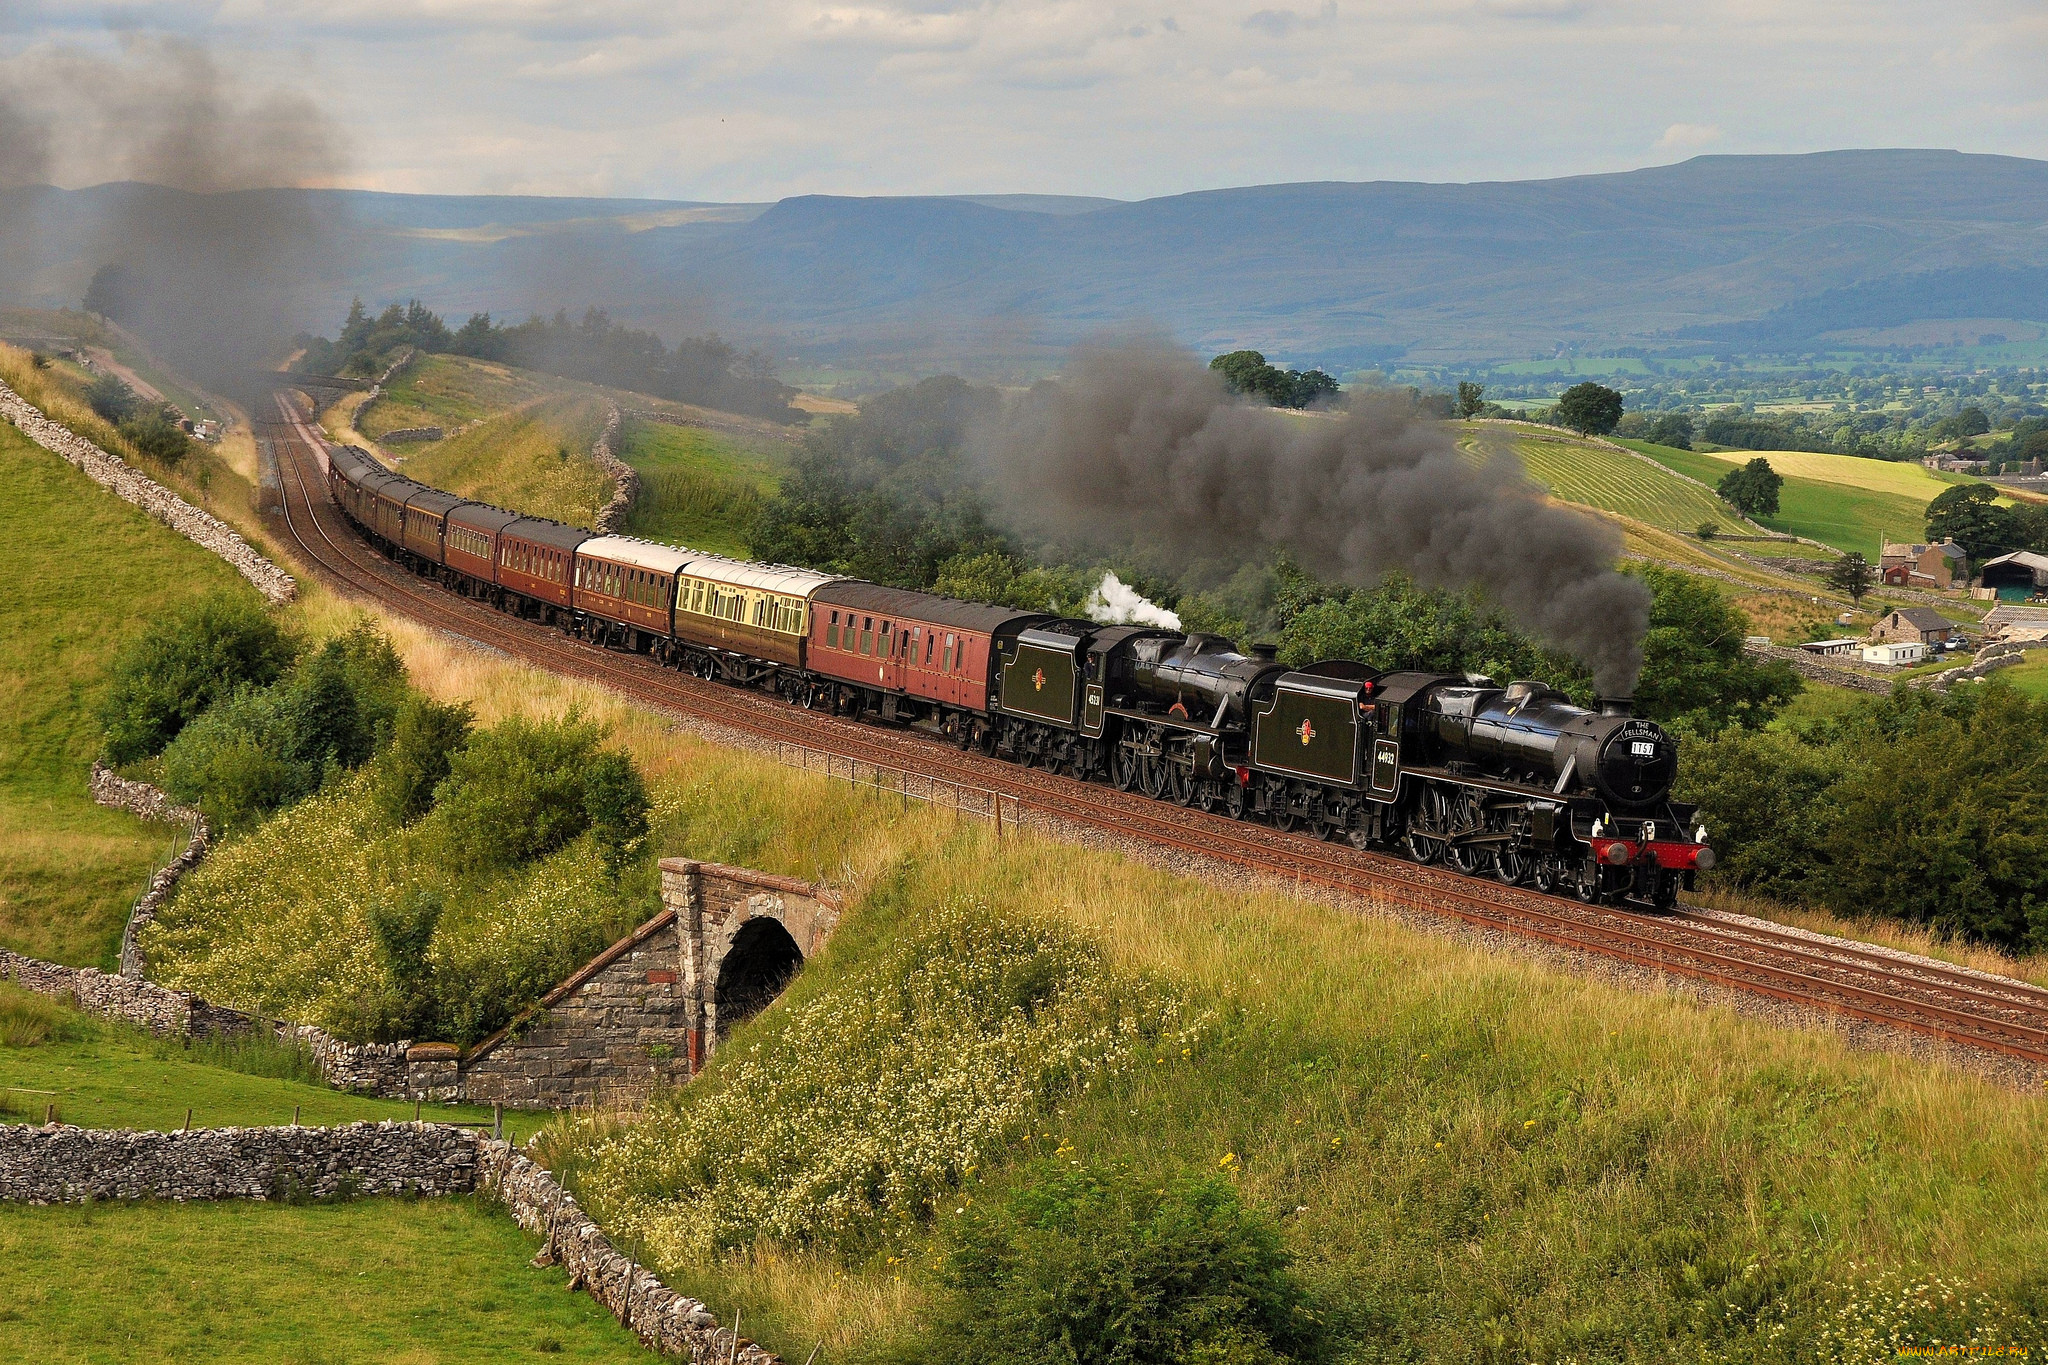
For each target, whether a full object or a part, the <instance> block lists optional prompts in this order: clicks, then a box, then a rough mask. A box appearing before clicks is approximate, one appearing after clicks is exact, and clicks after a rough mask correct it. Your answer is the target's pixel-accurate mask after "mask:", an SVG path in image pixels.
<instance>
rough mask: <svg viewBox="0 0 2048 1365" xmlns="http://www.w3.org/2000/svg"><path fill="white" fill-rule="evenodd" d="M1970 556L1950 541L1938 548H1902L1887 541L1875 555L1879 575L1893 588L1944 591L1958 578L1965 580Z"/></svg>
mask: <svg viewBox="0 0 2048 1365" xmlns="http://www.w3.org/2000/svg"><path fill="white" fill-rule="evenodd" d="M1969 562H1970V557H1969V556H1968V555H1967V554H1965V553H1963V547H1962V546H1960V545H1958V544H1956V543H1955V541H1953V540H1944V541H1942V542H1941V544H1939V545H1905V544H1893V543H1891V542H1887V543H1886V544H1885V546H1884V547H1883V549H1882V551H1881V552H1880V553H1879V554H1878V561H1877V567H1878V573H1879V575H1880V576H1881V577H1882V578H1883V579H1884V581H1885V584H1886V585H1887V586H1889V587H1894V588H1924V589H1927V590H1929V591H1944V592H1945V591H1947V590H1948V589H1949V588H1952V587H1954V586H1955V584H1956V581H1957V580H1958V579H1965V578H1967V577H1968V575H1967V573H1966V572H1965V570H1966V569H1967V568H1968V566H1969Z"/></svg>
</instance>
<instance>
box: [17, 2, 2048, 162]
mask: <svg viewBox="0 0 2048 1365" xmlns="http://www.w3.org/2000/svg"><path fill="white" fill-rule="evenodd" d="M81 13H82V11H81V10H80V8H79V7H78V6H77V5H76V4H74V3H70V0H0V16H4V17H0V93H5V90H6V84H5V83H6V81H7V75H6V72H7V71H8V70H9V69H15V70H18V69H20V67H19V62H20V60H21V59H26V58H28V57H30V55H31V54H33V53H37V52H44V53H46V52H48V51H50V50H52V49H53V48H55V47H57V46H85V47H88V48H95V47H96V48H101V49H106V50H109V51H111V50H112V49H113V47H114V39H113V37H112V35H111V34H109V33H108V32H107V31H106V30H105V29H104V28H94V27H92V26H90V25H88V24H87V23H85V22H84V21H83V20H82V19H81V17H80V16H81ZM121 13H122V15H123V22H125V23H129V24H132V25H136V26H140V27H143V28H149V29H162V30H170V31H176V32H180V33H184V34H187V35H203V36H204V38H205V40H206V41H207V42H209V43H211V44H213V45H214V46H215V47H216V50H217V51H218V52H219V53H220V54H221V59H222V61H223V63H224V64H225V65H227V66H228V67H229V69H231V70H248V71H256V72H262V73H264V75H265V78H266V79H276V80H279V81H285V82H290V83H292V84H293V85H294V86H295V87H296V88H298V89H302V90H304V91H305V92H306V93H307V94H308V95H309V96H310V97H311V98H312V99H313V100H314V101H316V102H317V103H319V104H320V105H321V106H322V107H324V108H325V109H327V110H328V111H329V112H330V113H331V114H332V115H333V116H334V117H335V118H336V119H337V120H338V121H340V122H341V123H342V124H343V125H345V126H346V128H347V129H348V131H349V133H350V135H351V152H352V156H351V160H350V164H351V165H352V167H353V168H354V170H353V172H352V174H353V176H354V178H355V179H356V180H358V181H359V182H360V183H363V184H365V185H369V186H373V187H377V188H394V189H397V188H403V189H415V190H416V189H439V190H445V191H449V192H466V191H477V190H493V191H502V190H508V189H514V188H516V189H519V190H523V191H530V192H533V191H537V192H546V191H550V190H558V191H562V192H576V193H592V192H615V193H624V194H647V195H657V196H672V197H676V198H690V199H745V200H758V199H764V198H773V197H776V196H778V195H782V194H786V193H801V192H811V191H819V192H840V193H866V194H875V193H950V192H967V191H984V192H991V191H1006V190H1035V191H1045V192H1067V193H1084V194H1107V195H1114V196H1117V197H1122V198H1129V197H1136V196H1142V195H1149V194H1161V193H1172V192H1175V191H1180V190H1187V189H1198V188H1207V187H1212V186H1218V185H1229V184H1245V183H1256V182H1263V181H1277V180H1311V179H1376V178H1393V179H1430V180H1468V179H1493V178H1520V177H1526V176H1539V175H1557V174H1572V173H1581V172H1588V171H1600V170H1615V169H1622V168H1625V167H1629V166H1633V165H1636V164H1639V163H1640V162H1642V161H1643V160H1645V159H1648V158H1650V157H1652V156H1654V155H1661V154H1670V153H1689V152H1691V151H1694V150H1697V149H1699V148H1702V147H1707V146H1712V147H1713V148H1714V149H1715V150H1719V151H1730V152H1747V151H1799V150H1810V149H1813V148H1818V147H1839V146H1949V147H1961V148H1965V149H1968V150H1974V151H1998V152H2006V153H2011V154H2016V155H2030V156H2048V125H2044V123H2043V121H2042V119H2041V118H2040V108H2041V104H2040V101H2041V98H2042V97H2041V94H2040V82H2039V80H2038V77H2039V73H2040V70H2041V58H2042V56H2043V52H2044V33H2048V28H2044V23H2043V19H2042V17H2041V14H2040V9H2039V0H1979V3H1978V4H1976V5H1974V6H1969V7H1962V8H1959V7H1957V6H1955V5H1953V4H1948V3H1944V4H1937V3H1936V2H1935V0H1884V3H1882V4H1879V5H1871V4H1870V3H1868V0H1806V3H1803V4H1800V5H1796V6H1788V5H1785V4H1783V3H1781V0H1630V3H1628V4H1617V3H1615V2H1614V0H1338V3H1330V2H1329V0H1171V3H1168V0H752V2H751V3H750V4H748V5H746V6H734V5H731V4H730V3H725V2H724V0H720V3H713V2H712V0H351V3H349V4H345V5H337V4H334V3H332V0H124V5H123V7H122V10H121ZM10 59H14V60H13V61H10ZM1930 61H1936V62H1960V63H1963V64H1964V65H1966V66H1967V69H1968V80H1967V82H1965V83H1963V85H1961V86H1959V85H1958V83H1957V82H1956V81H1954V80H1942V81H1929V80H1926V79H1919V78H1916V77H1919V76H1922V75H1924V73H1925V71H1926V70H1927V69H1928V64H1929V62H1930ZM721 120H723V122H721ZM1646 125H1647V127H1649V128H1652V129H1655V128H1662V129H1664V132H1663V134H1662V135H1661V137H1654V140H1653V141H1651V143H1650V145H1649V146H1648V147H1647V148H1646V147H1645V131H1644V130H1645V127H1646ZM1728 130H1733V131H1728Z"/></svg>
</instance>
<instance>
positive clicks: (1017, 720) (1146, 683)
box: [995, 621, 1714, 907]
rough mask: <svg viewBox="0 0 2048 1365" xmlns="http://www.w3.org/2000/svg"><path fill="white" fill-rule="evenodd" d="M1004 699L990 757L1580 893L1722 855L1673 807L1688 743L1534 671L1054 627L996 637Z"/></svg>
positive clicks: (1618, 891)
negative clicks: (1383, 665)
mask: <svg viewBox="0 0 2048 1365" xmlns="http://www.w3.org/2000/svg"><path fill="white" fill-rule="evenodd" d="M1048 679H1058V680H1059V682H1058V685H1056V686H1046V685H1045V681H1044V680H1048ZM1027 682H1028V683H1030V684H1031V686H1030V688H1029V690H1028V691H1027V690H1026V687H1025V686H1024V684H1025V683H1027ZM997 709H998V711H999V713H1000V714H1002V715H1003V716H1004V717H1005V719H1004V721H1003V723H1002V724H1001V726H1000V727H999V733H998V735H997V737H996V742H995V747H996V750H997V751H998V752H1011V753H1014V754H1016V755H1017V756H1019V757H1022V758H1023V759H1025V761H1027V762H1040V763H1044V764H1046V765H1048V766H1059V767H1063V768H1067V769H1069V770H1070V771H1073V772H1075V773H1076V774H1077V775H1079V776H1084V777H1102V778H1105V779H1107V780H1108V781H1110V782H1113V783H1114V784H1115V785H1116V786H1118V787H1120V788H1123V789H1125V790H1137V791H1142V792H1143V793H1144V794H1146V795H1148V796H1153V797H1158V798H1162V799H1167V800H1173V801H1177V802H1179V803H1181V804H1183V805H1188V806H1196V807H1200V808H1202V809H1205V810H1214V811H1221V812H1224V813H1226V814H1229V815H1232V816H1236V817H1240V818H1246V817H1250V818H1258V819H1263V820H1266V821H1268V822H1270V823H1272V824H1274V825H1276V826H1277V827H1279V828H1281V829H1301V830H1305V831H1307V832H1310V833H1315V834H1318V835H1320V836H1322V837H1324V838H1327V839H1333V840H1334V839H1341V840H1344V841H1346V842H1349V843H1352V844H1354V845H1356V846H1358V847H1369V846H1375V845H1378V846H1392V847H1395V848H1398V849H1400V850H1402V851H1404V852H1406V853H1407V854H1408V856H1409V857H1411V858H1413V859H1414V860H1415V861H1417V862H1422V863H1439V864H1442V865H1444V866H1447V867H1450V868H1452V869H1454V870H1456V871H1459V872H1463V873H1466V874H1468V875H1475V876H1481V875H1483V876H1489V877H1493V878H1496V879H1498V880H1499V881H1501V882H1503V883H1507V884H1516V883H1528V884H1530V885H1533V886H1534V887H1536V888H1537V889H1538V890H1541V891H1546V892H1551V891H1555V892H1561V893H1564V894H1570V895H1574V896H1576V897H1578V898H1579V899H1580V900H1583V901H1586V902H1589V903H1590V902H1593V901H1598V900H1620V899H1627V900H1632V901H1637V902H1640V903H1646V904H1650V905H1654V906H1658V907H1668V906H1669V905H1671V904H1672V902H1673V901H1674V900H1675V899H1676V897H1677V894H1678V891H1679V889H1680V888H1681V887H1687V888H1689V887H1690V886H1691V884H1692V881H1693V874H1694V872H1695V871H1703V870H1705V869H1707V868H1710V867H1712V866H1713V865H1714V853H1713V850H1712V849H1711V848H1710V847H1708V845H1707V843H1706V832H1705V830H1704V829H1702V828H1699V827H1697V826H1696V825H1695V823H1694V821H1695V816H1696V813H1697V812H1696V808H1695V807H1692V806H1688V805H1684V804H1681V803H1678V802H1674V801H1673V800H1672V799H1671V788H1672V784H1673V782H1674V781H1675V779H1676V777H1677V773H1678V746H1677V742H1676V741H1675V740H1674V739H1673V738H1672V737H1671V736H1670V735H1668V734H1667V733H1665V731H1664V730H1663V728H1662V727H1660V726H1658V725H1657V724H1656V723H1655V722H1653V721H1649V720H1643V719H1639V718H1637V717H1634V716H1632V715H1630V714H1629V706H1628V704H1627V703H1626V702H1624V701H1608V702H1604V703H1603V704H1602V705H1601V707H1600V709H1599V710H1597V711H1593V710H1587V709H1585V708H1582V707H1579V706H1575V705H1573V704H1572V703H1571V702H1570V701H1569V700H1568V699H1567V698H1566V697H1565V696H1564V694H1562V693H1561V692H1558V691H1557V690H1555V689H1553V688H1551V687H1548V686H1546V685H1544V684H1542V683H1538V682H1514V683H1510V684H1508V685H1507V686H1506V687H1502V686H1500V685H1499V684H1497V683H1495V682H1494V681H1493V680H1492V679H1490V678H1485V677H1479V676H1473V675H1446V674H1438V673H1413V672H1396V673H1379V672H1375V671H1374V670H1372V669H1369V668H1367V667H1365V666H1364V665H1362V664H1357V663H1352V662H1348V661H1343V660H1334V661H1330V662H1326V663H1318V664H1311V665H1308V666H1307V667H1304V668H1299V669H1290V668H1288V667H1287V666H1285V665H1284V664H1281V663H1279V662H1278V661H1277V660H1276V659H1275V658H1274V657H1273V651H1272V650H1271V649H1269V648H1265V647H1256V648H1254V650H1253V652H1252V653H1251V654H1249V655H1247V654H1243V653H1240V652H1239V651H1238V650H1237V648H1236V647H1235V646H1234V645H1233V644H1231V643H1230V642H1229V641H1227V640H1224V639H1221V638H1219V637H1216V636H1207V635H1184V634H1181V633H1179V632H1173V631H1164V630H1156V629H1146V628H1134V627H1128V626H1111V627H1104V626H1099V625H1095V624H1094V623H1092V622H1086V621H1057V622H1051V623H1045V624H1041V625H1038V626H1036V627H1034V628H1031V629H1027V630H1024V631H1021V632H1019V633H1018V634H1017V636H1016V638H1015V639H1014V640H1013V641H1010V642H1006V643H1005V644H1004V645H1003V647H1002V649H1001V668H1000V690H999V694H998V699H997Z"/></svg>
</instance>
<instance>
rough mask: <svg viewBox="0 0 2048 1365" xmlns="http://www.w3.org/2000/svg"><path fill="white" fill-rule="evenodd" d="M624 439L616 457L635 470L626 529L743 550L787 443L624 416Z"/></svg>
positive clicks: (778, 475)
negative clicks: (635, 494)
mask: <svg viewBox="0 0 2048 1365" xmlns="http://www.w3.org/2000/svg"><path fill="white" fill-rule="evenodd" d="M621 444H622V446H623V447H624V448H623V449H622V450H621V451H620V452H619V455H620V458H621V459H623V460H625V461H626V463H627V464H630V465H632V466H633V468H635V469H637V470H638V471H640V499H639V501H638V502H636V503H635V504H634V505H633V513H632V515H631V516H630V517H628V518H627V520H626V530H627V531H628V532H630V533H631V534H633V535H637V536H646V537H648V538H649V539H650V540H664V541H669V542H672V543H674V544H678V545H688V546H689V547H691V548H692V549H697V550H709V551H712V552H713V553H716V554H724V555H733V556H736V557H740V558H744V557H745V556H746V554H747V552H748V547H747V535H748V530H749V528H750V527H751V526H752V525H753V522H754V517H755V515H756V514H757V513H758V512H759V510H760V506H761V503H762V501H763V500H764V499H765V498H767V497H769V496H770V495H772V494H773V493H774V492H775V489H776V487H777V486H778V485H779V484H780V483H781V480H782V470H783V468H784V467H785V464H786V456H785V453H784V452H785V450H786V445H785V444H784V443H781V442H776V441H773V440H771V439H768V438H765V437H760V436H755V437H747V436H740V435H734V434H731V433H728V432H723V431H716V430H711V429H709V428H705V427H693V426H675V425H672V424H670V423H667V422H650V421H646V420H644V419H641V418H628V419H627V420H626V423H625V430H624V433H623V440H622V441H621Z"/></svg>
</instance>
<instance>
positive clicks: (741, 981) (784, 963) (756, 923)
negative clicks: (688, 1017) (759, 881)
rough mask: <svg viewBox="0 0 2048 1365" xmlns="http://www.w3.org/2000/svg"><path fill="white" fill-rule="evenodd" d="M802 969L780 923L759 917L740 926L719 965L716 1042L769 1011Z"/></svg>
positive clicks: (799, 953)
mask: <svg viewBox="0 0 2048 1365" xmlns="http://www.w3.org/2000/svg"><path fill="white" fill-rule="evenodd" d="M803 965H804V955H803V950H802V949H800V948H798V947H797V943H796V940H795V939H794V938H792V937H791V936H790V933H789V930H788V929H786V928H785V927H783V924H782V921H781V920H779V919H774V918H770V917H768V916H762V917H761V918H758V919H750V920H748V921H747V922H746V923H744V924H742V925H741V926H740V928H739V932H738V933H736V934H734V935H733V939H732V946H731V947H729V948H727V949H726V950H725V954H724V956H723V958H722V959H721V961H720V962H719V964H718V984H717V987H716V992H715V995H714V1008H715V1011H716V1012H715V1015H714V1020H715V1034H714V1036H715V1038H716V1040H717V1041H719V1042H723V1041H725V1037H726V1035H727V1034H728V1033H730V1032H732V1030H733V1029H734V1027H736V1026H737V1025H739V1024H743V1023H745V1022H746V1021H747V1020H749V1019H751V1018H753V1017H754V1016H755V1015H757V1014H759V1013H760V1012H761V1011H762V1010H764V1009H766V1008H768V1006H769V1005H770V1004H772V1003H773V1002H774V1000H775V997H776V996H778V995H781V994H782V992H783V990H784V989H785V988H787V987H788V985H789V982H790V978H792V977H794V976H795V975H796V974H797V972H798V971H800V970H801V969H802V968H803Z"/></svg>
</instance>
